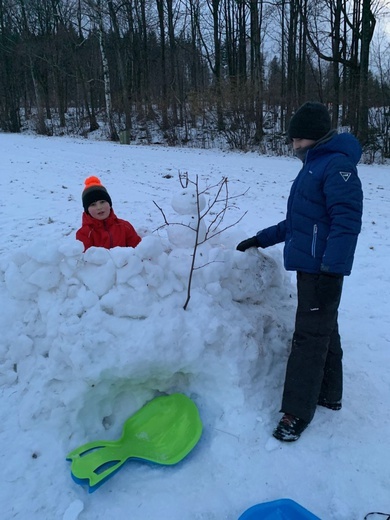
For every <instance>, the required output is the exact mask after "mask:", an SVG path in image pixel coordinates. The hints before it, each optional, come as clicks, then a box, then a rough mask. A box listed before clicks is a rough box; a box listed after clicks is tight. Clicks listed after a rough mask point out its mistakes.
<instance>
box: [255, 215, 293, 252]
mask: <svg viewBox="0 0 390 520" xmlns="http://www.w3.org/2000/svg"><path fill="white" fill-rule="evenodd" d="M256 236H257V241H258V242H259V245H260V247H263V248H266V247H269V246H274V245H275V244H279V243H280V242H284V241H285V239H286V221H285V220H282V221H281V222H279V224H276V226H271V227H268V228H265V229H263V230H261V231H259V232H258V233H257V235H256Z"/></svg>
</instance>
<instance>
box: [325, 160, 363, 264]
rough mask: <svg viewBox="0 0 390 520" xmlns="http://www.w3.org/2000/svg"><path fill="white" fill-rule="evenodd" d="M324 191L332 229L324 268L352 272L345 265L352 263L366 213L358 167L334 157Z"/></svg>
mask: <svg viewBox="0 0 390 520" xmlns="http://www.w3.org/2000/svg"><path fill="white" fill-rule="evenodd" d="M323 192H324V195H325V200H326V208H327V212H328V215H329V217H330V231H329V235H328V240H327V242H326V248H325V251H324V254H323V257H322V265H321V270H322V271H324V272H330V273H344V274H349V272H350V270H349V269H346V268H345V266H346V265H349V264H350V265H352V260H353V256H354V254H355V249H356V244H357V238H358V235H359V233H360V230H361V225H362V213H363V191H362V186H361V182H360V179H359V177H358V175H357V170H356V167H355V166H354V165H353V164H352V163H350V162H349V161H345V160H344V159H342V158H339V159H337V160H335V161H332V163H331V164H330V165H329V166H328V168H327V171H326V174H325V178H324V185H323ZM346 271H348V273H347V272H346Z"/></svg>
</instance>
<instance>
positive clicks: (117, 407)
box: [0, 134, 390, 520]
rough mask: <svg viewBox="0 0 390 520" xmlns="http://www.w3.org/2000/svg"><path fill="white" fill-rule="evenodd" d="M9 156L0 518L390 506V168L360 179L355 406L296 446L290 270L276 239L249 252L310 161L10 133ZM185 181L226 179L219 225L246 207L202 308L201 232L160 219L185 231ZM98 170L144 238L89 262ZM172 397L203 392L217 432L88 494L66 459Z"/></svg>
mask: <svg viewBox="0 0 390 520" xmlns="http://www.w3.org/2000/svg"><path fill="white" fill-rule="evenodd" d="M0 144H1V150H2V157H1V162H0V189H1V199H0V226H1V228H0V229H1V242H0V253H1V256H0V305H1V314H0V338H1V339H0V363H1V370H0V388H1V404H0V422H1V428H0V442H1V462H0V463H1V468H2V484H1V486H0V508H1V515H0V516H1V518H4V519H5V520H10V519H19V520H25V519H29V520H46V519H47V520H54V519H56V520H57V519H60V520H76V519H77V518H78V519H79V520H103V519H104V520H107V519H114V518H115V519H118V520H122V519H130V518H131V519H132V520H149V519H157V518H158V519H159V520H237V519H238V518H239V516H240V515H241V514H242V513H243V512H244V511H245V510H246V509H247V508H249V507H250V506H252V505H254V504H257V503H261V502H266V501H271V500H276V499H279V498H291V499H293V500H294V501H296V502H298V503H299V504H301V505H302V506H304V507H305V508H306V509H308V510H309V511H311V512H312V513H313V514H315V515H317V516H318V517H319V518H320V519H321V520H358V519H362V520H363V518H364V516H365V515H366V514H367V513H369V512H371V511H383V512H387V513H389V512H390V493H389V456H388V446H387V439H389V438H390V416H389V413H388V404H389V399H390V377H389V366H390V354H389V352H390V349H389V347H390V340H389V330H390V306H389V287H390V269H389V259H390V240H389V237H390V235H389V226H390V192H389V185H390V177H389V168H388V167H385V166H361V167H360V168H359V172H360V176H361V179H362V182H363V187H364V192H365V205H364V224H363V230H362V233H361V236H360V239H359V244H358V248H357V252H356V257H355V265H354V269H353V273H352V275H351V276H350V277H349V278H347V279H346V281H345V289H344V293H343V299H342V304H341V309H340V328H341V333H342V337H343V346H344V360H345V363H344V366H345V393H344V400H343V409H342V410H341V411H339V412H332V411H330V410H326V409H320V408H319V409H318V411H317V413H316V415H315V418H314V420H313V422H312V424H311V425H310V427H309V428H308V429H307V430H306V431H305V432H304V434H303V435H302V437H301V439H300V440H299V441H298V442H296V443H292V444H283V443H280V442H278V441H277V440H276V439H274V438H273V437H272V436H271V434H272V430H273V428H274V426H275V425H276V423H277V421H278V420H279V418H280V414H279V406H280V399H281V392H282V384H283V380H284V370H285V365H286V359H287V355H288V349H289V343H290V338H291V334H292V329H293V323H294V313H295V283H294V275H293V274H291V273H286V272H285V271H284V269H283V266H282V259H281V251H282V248H281V246H276V247H274V248H270V249H267V250H266V251H261V250H259V251H254V250H251V251H247V252H246V253H240V252H238V251H236V250H235V247H236V245H237V243H238V242H239V241H241V240H243V239H244V238H246V237H249V236H252V235H253V234H254V233H255V232H256V231H258V230H259V229H261V228H263V227H265V226H268V225H271V224H274V223H276V222H278V221H280V220H282V218H283V217H284V214H285V208H286V201H287V196H288V193H289V189H290V185H291V182H292V180H293V179H294V177H295V176H296V174H297V172H298V169H299V162H298V161H297V160H296V159H289V158H274V157H264V156H259V155H257V154H255V153H250V154H242V153H232V152H222V151H210V150H207V151H205V150H193V149H191V150H188V149H175V148H163V147H161V148H160V147H151V148H148V147H137V146H121V145H119V144H113V143H108V142H91V141H88V140H83V139H69V138H43V137H33V136H26V135H5V134H0ZM185 171H187V172H188V174H189V177H190V178H191V179H195V178H196V176H198V178H199V185H200V187H201V189H205V188H206V187H211V186H215V185H216V184H217V183H218V182H219V181H220V180H221V179H222V177H223V176H226V177H228V180H229V182H228V186H229V196H230V197H231V198H230V203H229V209H228V210H227V212H226V215H225V219H224V222H223V224H222V227H226V226H231V225H233V224H234V223H235V222H237V220H239V219H240V218H241V217H242V216H243V215H244V214H245V212H247V213H246V214H245V215H244V216H243V218H242V220H241V221H240V222H239V223H238V224H236V225H234V226H232V227H229V228H228V229H227V230H226V231H225V232H224V233H222V234H220V235H218V236H216V237H214V238H213V239H212V240H209V241H207V242H206V243H205V244H204V245H202V246H201V247H200V248H199V251H198V252H197V266H199V267H200V268H199V269H196V270H195V271H194V277H193V281H192V289H191V299H190V302H189V305H188V308H187V310H183V305H184V302H185V300H186V296H187V287H188V276H189V272H190V262H191V255H192V253H193V250H192V248H191V247H189V246H188V236H184V235H185V233H187V234H188V232H189V230H188V229H186V228H183V227H182V226H180V225H176V226H174V225H171V226H169V228H168V229H167V228H166V227H161V226H162V225H163V224H164V220H163V216H162V213H161V212H160V211H159V210H158V207H157V205H158V206H159V207H161V208H162V209H163V210H164V214H165V215H166V217H167V219H168V221H170V222H185V223H186V222H189V220H188V219H189V218H191V217H189V216H188V215H186V214H185V213H186V209H185V205H184V208H183V205H181V206H180V204H177V200H178V197H179V200H180V197H181V194H182V193H183V191H182V187H181V185H180V183H179V180H178V173H179V172H185ZM89 175H97V176H99V177H100V179H101V181H102V183H103V184H104V185H105V186H106V187H107V189H108V191H109V193H110V195H111V198H112V200H113V207H114V209H115V212H116V214H117V215H118V216H119V217H121V218H124V219H127V220H130V222H131V223H132V224H133V226H134V227H135V228H136V230H137V231H138V233H139V234H140V235H141V236H142V237H143V241H142V243H141V244H140V245H139V246H138V247H137V248H136V249H121V248H116V249H113V250H104V249H96V248H92V249H90V250H88V251H87V252H86V253H85V254H84V253H83V247H82V245H81V243H79V242H77V241H76V240H75V232H76V230H77V229H78V227H79V226H80V225H81V212H82V206H81V191H82V188H83V182H84V179H85V178H86V177H87V176H89ZM248 188H249V191H247V189H248ZM214 192H215V189H214V188H211V189H210V190H208V193H206V202H207V203H208V204H209V203H210V201H212V200H213V194H214ZM244 193H245V194H244ZM243 194H244V195H243ZM240 195H242V196H240ZM175 200H176V203H175ZM183 200H185V199H183ZM154 202H155V203H156V204H157V205H156V204H154ZM188 212H189V211H188ZM183 213H184V214H183ZM213 216H215V212H213V214H209V215H207V217H206V218H205V224H206V227H207V225H208V224H209V223H211V221H212V219H213ZM168 231H169V233H168ZM184 232H185V233H184ZM201 266H202V267H201ZM173 392H181V393H184V394H186V395H187V396H189V397H190V398H192V399H193V400H194V402H195V403H196V405H197V407H198V409H199V413H200V416H201V419H202V422H203V428H204V429H203V435H202V437H201V439H200V441H199V443H198V444H197V446H196V447H195V449H194V450H193V451H192V452H191V453H190V454H189V455H188V457H187V458H186V459H184V460H183V461H182V462H180V463H179V464H178V465H176V466H158V465H151V464H148V463H143V462H139V461H129V462H127V463H126V464H125V465H124V466H123V467H122V469H121V470H120V471H119V472H118V473H117V474H116V475H115V476H113V477H112V478H111V479H109V480H108V481H107V482H106V483H104V484H103V485H102V486H101V487H100V488H99V489H98V490H97V491H96V492H95V493H92V494H88V492H87V490H86V489H85V488H84V487H82V486H79V485H77V484H76V483H75V482H74V481H73V480H72V478H71V473H70V463H69V462H68V461H66V460H65V457H66V455H67V454H68V453H69V452H70V451H71V450H73V449H74V448H77V447H78V446H80V445H82V444H84V443H87V442H90V441H94V440H102V439H106V440H115V439H118V438H119V437H120V435H121V432H122V426H123V424H124V422H125V421H126V419H127V418H128V417H130V416H131V415H132V414H133V413H134V412H135V411H137V410H138V409H139V408H141V407H142V406H143V405H144V404H145V403H147V402H148V401H149V400H150V399H152V398H153V397H155V396H158V395H161V394H165V393H167V394H170V393H173ZM375 518H379V516H377V515H376V516H375V517H374V516H370V520H375Z"/></svg>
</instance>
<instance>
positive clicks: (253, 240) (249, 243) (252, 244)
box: [236, 235, 260, 252]
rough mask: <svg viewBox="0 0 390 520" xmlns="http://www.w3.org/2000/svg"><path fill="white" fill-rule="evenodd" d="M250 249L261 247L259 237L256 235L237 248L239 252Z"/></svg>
mask: <svg viewBox="0 0 390 520" xmlns="http://www.w3.org/2000/svg"><path fill="white" fill-rule="evenodd" d="M250 247H260V245H259V242H258V240H257V236H256V235H255V236H254V237H252V238H247V239H246V240H243V241H242V242H240V243H239V244H238V246H237V247H236V249H237V251H242V252H244V251H246V250H247V249H249V248H250Z"/></svg>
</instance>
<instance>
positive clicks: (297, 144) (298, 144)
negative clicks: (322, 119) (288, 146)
mask: <svg viewBox="0 0 390 520" xmlns="http://www.w3.org/2000/svg"><path fill="white" fill-rule="evenodd" d="M314 143H315V141H314V140H313V139H301V138H298V137H293V139H292V145H293V149H294V150H299V149H300V148H307V147H309V146H312V145H313V144H314Z"/></svg>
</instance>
